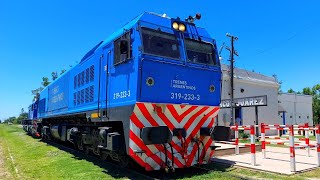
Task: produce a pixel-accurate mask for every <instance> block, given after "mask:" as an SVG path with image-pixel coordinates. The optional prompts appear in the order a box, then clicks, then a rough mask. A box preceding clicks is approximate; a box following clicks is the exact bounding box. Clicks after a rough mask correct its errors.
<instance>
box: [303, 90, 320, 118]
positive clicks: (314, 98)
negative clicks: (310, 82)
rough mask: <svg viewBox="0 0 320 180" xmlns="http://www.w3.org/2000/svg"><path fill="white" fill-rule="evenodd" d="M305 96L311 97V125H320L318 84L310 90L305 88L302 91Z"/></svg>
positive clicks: (319, 92)
mask: <svg viewBox="0 0 320 180" xmlns="http://www.w3.org/2000/svg"><path fill="white" fill-rule="evenodd" d="M302 93H303V94H305V95H311V96H312V111H313V123H314V124H319V123H320V84H316V85H314V86H313V87H312V88H310V87H305V88H303V90H302Z"/></svg>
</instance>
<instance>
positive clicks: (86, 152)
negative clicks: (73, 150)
mask: <svg viewBox="0 0 320 180" xmlns="http://www.w3.org/2000/svg"><path fill="white" fill-rule="evenodd" d="M84 153H85V154H86V155H89V154H90V148H89V147H88V146H85V148H84Z"/></svg>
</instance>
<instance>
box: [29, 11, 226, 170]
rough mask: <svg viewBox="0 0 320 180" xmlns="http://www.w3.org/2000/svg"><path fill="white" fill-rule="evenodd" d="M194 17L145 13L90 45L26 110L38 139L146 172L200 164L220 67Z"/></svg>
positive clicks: (207, 149) (209, 140) (209, 144)
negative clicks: (65, 144) (62, 143)
mask: <svg viewBox="0 0 320 180" xmlns="http://www.w3.org/2000/svg"><path fill="white" fill-rule="evenodd" d="M200 17H201V16H200V14H197V15H196V16H195V17H191V16H189V18H187V19H186V20H182V19H180V18H169V17H167V16H166V15H157V14H154V13H147V12H146V13H143V14H141V15H139V16H138V17H136V18H135V19H133V20H132V21H131V22H129V23H128V24H126V25H125V26H124V27H123V28H121V29H120V30H118V31H116V32H115V33H113V34H112V35H111V36H110V37H109V38H107V39H106V40H104V41H102V42H100V43H99V44H97V45H96V46H95V47H94V48H93V49H91V50H90V51H89V52H88V53H87V54H86V55H85V56H84V57H83V58H82V59H81V61H80V63H79V64H77V65H76V66H75V67H73V68H72V69H70V70H69V71H67V72H65V73H64V74H63V75H61V76H60V77H59V78H58V79H56V80H55V81H54V82H52V83H51V84H50V85H49V86H47V87H46V88H45V89H44V90H42V91H41V92H40V95H39V97H38V99H37V100H36V101H35V102H34V103H33V104H32V106H31V108H30V112H29V114H30V119H32V120H37V121H39V122H40V123H39V122H38V123H37V124H38V125H39V127H37V129H38V131H40V132H38V133H39V134H41V136H42V138H44V139H54V140H59V141H65V142H71V143H73V144H74V145H75V147H76V148H77V149H79V150H83V151H85V152H87V153H89V152H91V153H94V154H96V155H99V156H102V158H103V159H105V158H106V157H110V158H111V159H113V160H115V161H118V162H120V164H121V165H123V166H125V165H127V164H128V162H129V161H133V162H136V163H137V164H139V165H140V166H141V167H143V168H145V170H147V171H151V170H159V169H166V170H168V169H172V170H174V169H175V168H184V167H190V166H193V165H196V164H205V163H208V162H209V161H210V158H211V157H212V156H213V153H214V149H215V147H216V146H214V141H213V137H212V130H213V127H214V119H215V117H216V116H217V114H218V111H219V104H220V94H221V68H220V62H219V58H218V54H217V46H216V43H215V40H214V39H212V38H210V36H209V34H208V33H207V31H206V30H205V29H203V28H200V27H196V26H195V24H194V22H193V21H194V20H196V19H200Z"/></svg>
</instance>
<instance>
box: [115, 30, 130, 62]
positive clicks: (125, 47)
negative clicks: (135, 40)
mask: <svg viewBox="0 0 320 180" xmlns="http://www.w3.org/2000/svg"><path fill="white" fill-rule="evenodd" d="M131 57H132V49H131V37H130V32H127V33H125V34H124V35H123V36H121V37H120V38H118V39H117V40H115V41H114V62H113V64H114V65H117V64H120V63H123V62H125V61H126V60H128V59H130V58H131Z"/></svg>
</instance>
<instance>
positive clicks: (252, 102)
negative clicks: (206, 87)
mask: <svg viewBox="0 0 320 180" xmlns="http://www.w3.org/2000/svg"><path fill="white" fill-rule="evenodd" d="M233 103H234V107H253V106H267V96H266V95H264V96H254V97H245V98H235V99H233ZM230 104H231V100H230V99H223V100H221V104H220V108H230Z"/></svg>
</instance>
